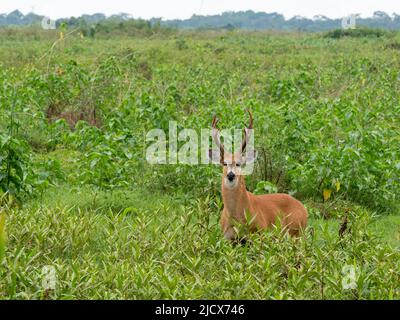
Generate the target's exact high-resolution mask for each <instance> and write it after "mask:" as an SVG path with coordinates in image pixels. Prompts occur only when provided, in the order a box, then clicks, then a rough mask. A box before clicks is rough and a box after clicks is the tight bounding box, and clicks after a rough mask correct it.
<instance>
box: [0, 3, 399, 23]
mask: <svg viewBox="0 0 400 320" xmlns="http://www.w3.org/2000/svg"><path fill="white" fill-rule="evenodd" d="M15 9H18V10H20V11H21V12H22V13H24V14H26V13H28V12H35V13H37V14H41V15H45V16H48V17H50V18H53V19H58V18H63V17H71V16H80V15H82V14H84V13H87V14H93V13H98V12H101V13H104V14H106V15H111V14H116V13H121V12H125V13H129V14H131V15H132V16H133V17H134V18H144V19H149V18H152V17H157V18H163V19H186V18H190V17H191V16H192V15H193V14H199V15H200V14H202V15H210V14H218V13H222V12H224V11H241V10H253V11H264V12H268V13H270V12H278V13H281V14H283V15H284V16H285V18H287V19H288V18H291V17H293V16H295V15H300V16H304V17H309V18H312V17H313V16H315V15H318V14H323V15H325V16H328V17H329V18H341V17H344V16H348V15H350V14H357V13H358V14H361V16H362V17H370V16H372V14H373V12H374V11H385V12H386V13H388V14H392V13H394V12H396V13H398V14H400V0H0V13H9V12H11V11H13V10H15Z"/></svg>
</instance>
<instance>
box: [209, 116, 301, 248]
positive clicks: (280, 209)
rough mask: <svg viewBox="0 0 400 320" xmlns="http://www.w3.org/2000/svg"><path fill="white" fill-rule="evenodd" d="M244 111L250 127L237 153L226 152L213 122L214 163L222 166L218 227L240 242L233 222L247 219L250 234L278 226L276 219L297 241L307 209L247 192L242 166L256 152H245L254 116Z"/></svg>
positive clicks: (283, 197)
mask: <svg viewBox="0 0 400 320" xmlns="http://www.w3.org/2000/svg"><path fill="white" fill-rule="evenodd" d="M247 112H248V113H249V115H250V124H249V126H247V127H245V128H244V130H243V131H244V138H243V139H242V144H241V148H240V150H237V151H236V152H235V150H233V151H234V152H233V153H230V152H227V151H226V149H225V147H224V145H223V144H222V143H221V140H220V132H219V130H218V128H217V124H218V122H219V119H218V118H217V116H214V119H213V122H212V140H213V141H214V143H215V144H216V145H217V147H218V148H219V160H217V161H216V162H219V164H220V165H222V166H223V172H222V182H221V194H222V200H223V210H222V213H221V218H220V225H221V229H222V232H223V235H224V238H225V239H227V240H231V241H237V240H240V239H238V237H237V234H236V231H235V229H234V226H235V223H239V224H243V225H244V224H247V223H248V220H249V218H250V232H257V231H260V230H266V229H269V228H271V227H273V226H274V225H275V224H277V222H278V219H279V221H280V223H281V225H282V227H283V230H284V232H289V234H290V236H292V237H295V238H298V237H299V236H300V233H301V231H302V230H303V229H304V228H305V227H306V224H307V217H308V213H307V210H306V208H305V207H304V205H303V204H302V203H301V202H300V201H299V200H297V199H295V198H294V197H292V196H291V195H289V194H285V193H275V194H263V195H255V194H253V193H251V192H249V191H247V189H246V183H245V177H244V175H243V166H245V165H247V164H252V163H253V162H254V161H255V160H256V151H255V150H247V152H246V153H245V151H246V146H247V145H248V142H249V138H250V134H251V132H252V129H253V115H252V113H251V111H250V110H247ZM209 157H210V158H211V159H215V154H214V153H213V150H212V149H210V150H209ZM248 215H250V217H249V216H248Z"/></svg>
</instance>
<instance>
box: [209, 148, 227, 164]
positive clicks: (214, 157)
mask: <svg viewBox="0 0 400 320" xmlns="http://www.w3.org/2000/svg"><path fill="white" fill-rule="evenodd" d="M208 158H209V159H210V160H211V163H212V164H221V163H222V162H223V160H224V159H223V156H222V155H221V154H220V151H219V150H214V149H209V150H208Z"/></svg>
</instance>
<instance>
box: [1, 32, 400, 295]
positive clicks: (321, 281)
mask: <svg viewBox="0 0 400 320" xmlns="http://www.w3.org/2000/svg"><path fill="white" fill-rule="evenodd" d="M0 31H1V32H0V39H1V41H0V61H1V62H0V90H1V91H0V130H1V131H0V160H1V161H0V198H1V203H0V204H1V207H0V259H2V260H1V263H0V299H157V298H163V299H170V298H175V299H200V298H202V299H235V298H240V299H399V298H400V209H399V203H400V179H399V176H400V152H399V145H400V116H399V114H400V94H399V92H400V91H399V89H400V80H399V79H400V74H399V72H398V70H399V67H400V56H399V55H398V49H396V48H398V46H397V45H396V44H400V36H398V35H397V34H389V35H386V36H383V37H380V38H374V37H368V36H365V37H362V36H359V37H357V38H352V37H346V38H343V39H332V38H329V37H326V36H324V35H322V34H303V33H292V34H285V33H271V32H258V33H244V32H238V31H233V32H222V31H221V32H193V33H177V32H175V33H172V34H171V35H169V36H165V35H164V36H157V35H155V36H153V37H151V38H141V37H132V38H127V37H122V36H120V37H110V38H97V39H90V38H85V37H81V36H79V34H77V33H71V34H68V33H66V35H64V36H63V37H60V34H59V33H58V32H53V31H32V30H31V31H29V32H28V31H26V30H25V31H13V32H5V31H4V30H0ZM246 108H250V109H251V110H252V111H253V114H254V119H255V123H254V126H255V146H256V148H257V150H258V153H259V157H258V161H257V163H256V167H255V172H254V173H253V174H252V175H251V176H249V177H247V186H248V189H249V190H251V191H254V192H256V193H262V192H267V191H268V190H266V189H265V186H266V185H267V186H273V187H274V189H276V190H278V191H280V192H289V193H291V194H293V195H294V196H295V197H297V198H298V199H300V200H302V201H303V202H304V203H305V205H306V207H307V209H308V211H309V216H310V219H309V226H308V228H307V230H306V231H305V234H304V236H303V237H302V238H301V239H299V240H298V241H293V240H292V239H290V238H289V237H288V236H286V235H285V234H283V233H282V232H281V231H280V228H279V227H276V228H275V229H274V230H269V231H267V232H263V233H260V234H253V235H249V241H248V242H247V244H246V245H243V246H234V245H232V244H230V243H228V242H227V241H225V240H224V239H223V237H222V234H221V231H220V227H219V224H218V220H219V215H220V211H221V209H222V203H221V201H222V200H221V197H220V191H219V190H220V172H221V169H220V168H219V167H217V166H212V165H198V166H189V165H150V164H148V163H147V162H146V160H145V158H144V152H145V148H146V146H148V144H147V143H146V141H145V135H146V133H147V132H148V131H149V130H151V129H153V128H161V129H163V130H165V131H166V132H168V126H169V121H171V120H173V121H177V122H178V129H179V130H181V129H183V128H193V129H195V130H196V131H197V132H199V131H200V129H202V128H209V127H210V125H211V121H212V117H213V115H214V114H215V113H216V114H218V115H219V117H220V118H221V126H222V127H225V128H242V127H243V125H244V122H245V121H246V118H245V113H244V110H245V109H246ZM60 119H65V120H60ZM3 221H5V225H4V226H3ZM345 221H347V224H346V223H345ZM3 248H4V252H3ZM48 268H52V270H54V275H53V278H55V285H54V286H50V287H46V285H45V284H44V282H43V281H44V278H45V277H46V271H45V270H48Z"/></svg>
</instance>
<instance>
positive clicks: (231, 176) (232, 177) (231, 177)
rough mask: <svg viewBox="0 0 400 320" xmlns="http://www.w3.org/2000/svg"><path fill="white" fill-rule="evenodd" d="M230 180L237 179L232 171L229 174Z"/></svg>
mask: <svg viewBox="0 0 400 320" xmlns="http://www.w3.org/2000/svg"><path fill="white" fill-rule="evenodd" d="M227 177H228V180H229V181H233V179H235V174H234V173H233V172H232V171H231V172H229V173H228V175H227Z"/></svg>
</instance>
